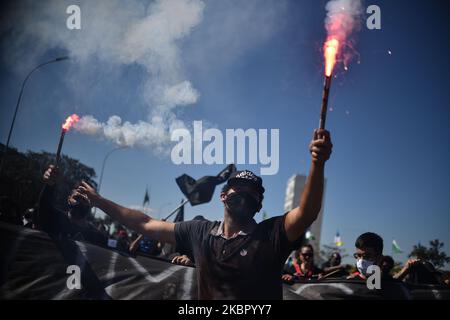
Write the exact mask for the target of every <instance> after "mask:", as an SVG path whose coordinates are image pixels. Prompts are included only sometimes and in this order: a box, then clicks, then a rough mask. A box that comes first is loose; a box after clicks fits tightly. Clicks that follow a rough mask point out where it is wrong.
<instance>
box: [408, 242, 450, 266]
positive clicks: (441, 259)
mask: <svg viewBox="0 0 450 320" xmlns="http://www.w3.org/2000/svg"><path fill="white" fill-rule="evenodd" d="M443 247H444V243H443V242H440V241H439V239H435V240H432V241H430V247H429V248H427V247H425V246H422V245H421V244H420V243H419V244H418V245H415V246H414V247H413V250H412V251H411V253H410V254H409V257H416V258H418V259H422V260H426V261H429V262H431V263H432V264H433V265H434V266H435V267H436V268H443V267H444V266H445V264H447V263H449V262H450V257H447V254H446V253H445V252H444V251H443V250H442V249H443Z"/></svg>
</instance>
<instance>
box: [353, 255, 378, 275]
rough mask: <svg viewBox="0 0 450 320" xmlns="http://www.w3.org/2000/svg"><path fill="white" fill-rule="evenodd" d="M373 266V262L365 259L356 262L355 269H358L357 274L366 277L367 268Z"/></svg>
mask: <svg viewBox="0 0 450 320" xmlns="http://www.w3.org/2000/svg"><path fill="white" fill-rule="evenodd" d="M373 264H374V262H373V261H370V260H365V259H358V260H356V267H357V268H358V271H359V273H361V274H362V275H364V276H365V275H366V272H367V268H368V267H370V266H371V265H373Z"/></svg>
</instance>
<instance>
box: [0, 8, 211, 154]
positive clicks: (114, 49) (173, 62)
mask: <svg viewBox="0 0 450 320" xmlns="http://www.w3.org/2000/svg"><path fill="white" fill-rule="evenodd" d="M69 4H70V3H68V2H66V1H57V0H50V1H43V2H39V4H36V2H32V1H25V2H24V3H23V4H22V6H20V7H19V8H18V10H17V12H16V19H19V21H17V20H16V21H10V22H9V23H10V24H12V25H14V26H15V37H14V38H12V39H11V40H10V43H9V45H10V46H9V47H10V48H11V49H14V50H10V51H11V52H15V54H14V56H12V57H10V58H8V59H9V62H10V64H14V63H17V61H20V62H21V63H22V64H24V61H23V59H24V57H29V56H33V57H39V55H42V54H44V53H45V52H46V51H47V50H49V49H52V48H63V49H66V50H67V51H68V55H69V56H70V57H71V58H72V59H73V61H75V62H76V63H77V64H78V65H79V66H80V67H81V68H83V67H86V66H89V65H93V64H94V65H95V61H100V62H103V63H106V64H108V65H111V66H112V67H114V66H115V67H117V66H122V65H133V64H136V65H139V66H140V67H141V68H142V69H143V70H144V71H145V72H146V73H147V77H146V78H147V79H146V80H144V84H143V85H142V87H141V88H140V90H141V93H142V96H143V98H144V101H145V102H146V103H147V105H148V118H147V121H139V122H137V123H130V122H128V121H122V119H121V118H120V117H119V116H111V117H110V118H109V119H108V121H107V122H105V123H102V122H100V121H98V120H97V119H95V118H94V117H93V116H92V115H88V116H83V117H82V118H81V121H80V122H79V123H78V125H76V126H75V129H77V130H78V131H80V132H83V133H85V134H89V135H95V136H100V137H103V138H105V139H108V140H111V141H113V142H114V143H116V144H118V145H121V146H136V145H141V146H151V147H153V148H152V150H155V151H158V150H163V149H164V146H165V145H166V144H167V143H169V141H170V139H169V138H170V134H169V132H170V130H171V129H172V128H174V127H175V128H178V127H183V126H184V124H183V122H182V121H181V120H179V119H177V117H176V116H175V113H174V108H175V107H177V106H186V105H192V104H195V103H196V102H197V101H198V99H199V97H200V94H199V92H198V91H197V90H196V89H195V88H194V86H193V85H192V83H191V82H190V81H189V80H188V79H186V77H185V76H184V74H183V67H182V63H181V52H180V41H181V40H183V39H184V38H186V37H188V36H189V35H190V33H191V32H192V30H193V29H194V28H195V27H196V26H198V25H199V24H200V23H201V21H202V19H203V10H204V7H205V5H204V3H203V1H201V0H156V1H152V2H150V3H149V4H148V7H146V6H145V4H144V3H143V2H142V1H138V0H133V1H119V0H103V1H79V2H78V3H77V4H78V5H79V6H80V8H81V13H82V15H81V17H82V29H81V30H79V31H70V30H68V29H66V28H65V21H64V20H63V19H65V18H67V15H65V10H66V8H67V6H68V5H69ZM20 20H22V21H20ZM18 25H20V26H21V29H17V26H18ZM19 28H20V27H19ZM2 31H3V30H2ZM27 42H28V43H33V44H36V46H35V47H34V49H35V50H34V52H33V54H31V55H30V52H29V51H28V50H29V49H28V48H26V46H24V44H25V43H27ZM27 51H28V52H27ZM36 59H38V58H36ZM30 64H32V63H30ZM75 73H76V72H75ZM80 78H81V77H80ZM68 81H69V82H72V85H73V87H75V88H77V87H80V85H78V84H79V81H82V80H81V79H77V76H76V75H75V77H73V79H69V80H68ZM77 81H78V83H77Z"/></svg>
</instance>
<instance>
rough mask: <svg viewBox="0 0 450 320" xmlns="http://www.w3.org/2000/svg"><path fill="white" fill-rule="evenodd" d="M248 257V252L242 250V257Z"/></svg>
mask: <svg viewBox="0 0 450 320" xmlns="http://www.w3.org/2000/svg"><path fill="white" fill-rule="evenodd" d="M246 255H247V250H245V249H242V250H241V256H243V257H245V256H246Z"/></svg>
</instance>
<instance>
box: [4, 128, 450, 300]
mask: <svg viewBox="0 0 450 320" xmlns="http://www.w3.org/2000/svg"><path fill="white" fill-rule="evenodd" d="M331 149H332V144H331V140H330V135H329V133H328V132H327V131H325V130H316V131H315V132H314V136H313V140H312V141H311V144H310V152H311V156H312V164H311V171H310V174H309V176H308V179H307V183H306V185H305V189H304V191H303V193H302V195H301V203H300V205H299V206H298V207H296V208H294V209H293V210H291V211H290V212H288V213H286V214H285V215H282V216H277V217H272V218H270V219H267V220H264V221H263V222H261V223H259V224H257V223H256V222H255V220H254V219H253V217H254V215H255V214H256V212H258V211H260V210H261V208H262V201H263V199H264V192H265V188H264V187H263V185H262V179H261V178H260V177H258V176H256V175H255V174H254V173H253V172H251V171H248V170H244V171H237V172H233V173H232V174H231V176H230V177H229V179H228V181H227V183H226V184H225V185H224V187H223V189H222V192H221V194H220V201H221V202H222V203H223V204H224V220H223V221H221V222H219V221H209V220H206V219H204V218H201V219H196V220H192V221H186V222H180V223H171V222H167V221H160V220H157V219H153V218H151V217H148V216H147V215H145V214H143V213H142V212H140V211H138V210H133V209H129V208H125V207H123V206H120V205H119V204H117V203H114V202H113V201H111V200H109V199H106V198H103V197H102V196H101V195H99V194H98V193H97V192H96V190H95V189H94V188H93V187H92V186H90V185H88V184H87V183H86V182H81V183H80V184H78V185H76V186H74V188H73V190H72V191H71V193H70V194H69V196H68V197H67V210H65V211H62V210H60V209H57V208H55V206H54V200H55V195H54V194H55V188H56V186H55V185H56V182H57V180H58V169H57V168H56V167H54V166H52V165H51V166H49V167H48V169H47V170H46V171H45V173H44V176H43V181H44V188H43V190H42V193H41V196H40V199H39V203H38V206H37V209H33V210H27V212H25V213H24V214H21V213H20V212H19V211H18V209H17V206H16V205H15V204H14V203H13V202H11V201H10V200H9V199H2V202H1V208H0V220H2V221H6V222H9V223H14V224H18V225H24V226H27V227H32V228H35V229H40V230H43V231H45V232H47V233H48V234H49V235H50V237H52V238H54V239H61V238H64V239H72V240H78V241H85V242H89V243H92V244H94V245H98V246H102V247H110V248H111V247H112V248H114V249H116V250H119V251H122V252H127V253H128V254H131V255H133V254H137V253H140V254H146V255H150V256H161V255H162V256H165V257H166V258H169V259H170V260H171V261H172V262H173V263H179V264H185V265H188V264H195V266H196V267H197V270H196V271H197V280H198V288H199V297H200V298H202V299H204V298H207V299H212V298H236V299H240V298H260V299H279V298H281V297H282V286H281V283H282V281H284V282H287V283H295V282H304V281H322V280H323V279H327V278H328V279H330V278H342V279H347V280H351V281H358V280H362V281H364V280H366V279H367V278H368V276H369V275H370V272H369V270H370V269H373V268H371V266H378V267H379V269H380V270H381V272H382V279H383V280H385V281H405V282H410V283H415V284H445V283H448V276H443V275H442V274H440V273H438V272H437V271H436V270H435V268H434V267H433V265H432V264H431V263H430V262H428V261H424V260H419V259H415V260H408V261H407V262H406V263H405V265H404V267H403V269H402V270H400V271H399V272H398V273H396V274H393V273H392V269H393V266H394V261H393V259H392V258H391V257H389V256H386V255H383V239H382V238H381V237H380V236H379V235H377V234H375V233H371V232H368V233H364V234H362V235H360V236H359V237H358V238H357V239H356V241H355V253H354V258H355V266H356V268H353V267H352V266H346V265H342V257H341V256H340V255H339V253H338V252H334V253H332V254H331V256H330V257H329V260H328V261H327V262H326V263H324V264H323V265H322V266H321V267H320V268H319V267H318V266H317V265H316V263H315V261H317V259H314V258H315V257H314V254H315V253H314V249H313V247H312V246H311V245H309V244H305V243H304V242H305V241H304V238H303V236H302V235H303V234H304V233H305V232H306V230H307V228H308V227H309V226H310V225H311V224H312V222H313V221H314V220H315V219H316V218H317V215H318V214H319V211H320V208H321V201H322V195H323V179H324V178H323V177H324V164H325V161H327V160H328V158H329V157H330V154H331ZM93 206H95V207H97V208H100V209H101V210H102V211H104V212H105V213H107V214H108V215H109V216H110V217H111V218H113V220H114V221H116V222H117V223H118V224H117V226H118V227H117V228H116V231H115V234H114V235H113V236H110V235H109V232H108V231H109V229H108V228H106V227H105V226H104V225H101V224H98V225H97V226H95V225H94V224H93V223H92V219H91V208H92V207H93ZM124 225H125V226H127V227H128V228H129V229H130V230H134V231H135V233H131V232H130V231H129V230H128V229H127V228H126V227H125V226H124ZM175 250H176V251H178V252H175ZM292 251H293V254H291V255H290V258H288V257H289V253H290V252H292ZM261 252H264V253H265V255H261V254H260V253H261ZM240 257H246V258H245V259H242V258H240ZM286 258H288V259H287V262H286V264H285V266H284V268H283V267H282V265H283V263H284V261H285V260H286ZM252 264H253V265H252ZM261 279H264V281H261ZM445 281H446V282H445Z"/></svg>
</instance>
